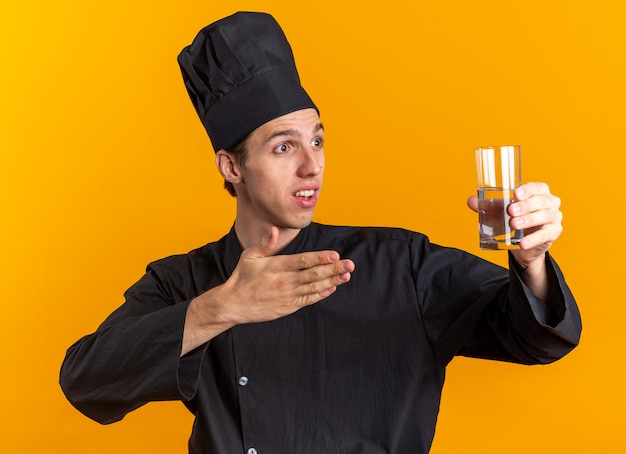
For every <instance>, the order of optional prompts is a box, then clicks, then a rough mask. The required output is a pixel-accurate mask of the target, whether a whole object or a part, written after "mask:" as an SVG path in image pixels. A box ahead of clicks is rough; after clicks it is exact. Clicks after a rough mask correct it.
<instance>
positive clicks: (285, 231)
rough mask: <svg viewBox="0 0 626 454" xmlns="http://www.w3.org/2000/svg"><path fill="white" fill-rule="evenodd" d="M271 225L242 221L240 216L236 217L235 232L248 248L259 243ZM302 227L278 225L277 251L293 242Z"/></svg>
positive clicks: (243, 246)
mask: <svg viewBox="0 0 626 454" xmlns="http://www.w3.org/2000/svg"><path fill="white" fill-rule="evenodd" d="M271 227H272V226H271V225H269V224H267V225H265V224H258V223H257V224H254V225H251V224H249V223H246V222H244V221H240V219H239V218H237V219H235V233H237V238H238V239H239V242H240V243H241V247H242V248H243V249H248V248H249V247H252V246H254V245H256V244H259V241H261V238H263V237H264V236H266V235H267V234H268V233H269V232H270V229H271ZM300 230H301V229H292V228H285V227H278V244H277V245H276V248H275V251H280V250H282V249H284V248H285V247H286V246H287V245H288V244H289V243H291V242H292V241H293V240H294V238H295V237H296V236H298V233H300Z"/></svg>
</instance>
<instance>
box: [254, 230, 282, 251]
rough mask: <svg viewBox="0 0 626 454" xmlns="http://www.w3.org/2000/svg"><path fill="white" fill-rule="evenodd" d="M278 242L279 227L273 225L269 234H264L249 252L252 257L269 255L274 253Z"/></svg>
mask: <svg viewBox="0 0 626 454" xmlns="http://www.w3.org/2000/svg"><path fill="white" fill-rule="evenodd" d="M277 244H278V229H277V228H276V227H272V228H271V229H270V231H269V232H267V235H264V236H263V237H261V239H260V240H259V243H258V244H257V245H256V246H253V247H252V248H250V249H251V250H250V251H248V254H249V255H250V256H251V257H269V256H270V255H272V253H274V250H275V249H276V245H277Z"/></svg>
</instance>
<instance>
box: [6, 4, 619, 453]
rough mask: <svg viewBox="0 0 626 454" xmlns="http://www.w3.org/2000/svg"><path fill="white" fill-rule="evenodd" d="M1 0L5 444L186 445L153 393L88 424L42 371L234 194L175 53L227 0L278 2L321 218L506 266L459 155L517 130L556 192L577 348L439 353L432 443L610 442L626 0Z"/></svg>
mask: <svg viewBox="0 0 626 454" xmlns="http://www.w3.org/2000/svg"><path fill="white" fill-rule="evenodd" d="M3 3H4V4H3V6H2V10H3V12H2V14H1V15H0V33H1V34H2V37H1V42H0V46H1V52H2V53H1V56H0V58H1V61H2V66H1V68H2V69H1V70H0V87H1V90H2V94H1V103H0V112H1V118H0V120H1V121H0V128H1V129H0V140H1V142H0V144H1V145H0V147H1V148H0V159H1V161H0V201H1V205H0V207H1V210H2V211H1V217H0V239H1V241H2V248H1V251H2V252H1V254H2V261H1V265H0V266H1V267H2V268H1V270H0V276H1V277H0V292H1V295H2V305H1V308H0V342H1V344H2V345H3V346H4V354H3V360H2V370H1V373H0V385H1V388H2V389H3V397H2V407H1V408H2V413H1V414H0V440H2V446H3V448H2V450H3V452H32V453H35V452H48V453H90V454H97V453H112V452H115V453H117V454H124V453H140V452H142V453H143V452H145V453H148V452H150V453H153V452H168V453H175V452H180V453H182V452H185V450H186V439H187V435H188V433H189V429H190V423H191V418H190V416H189V415H188V414H187V413H186V411H185V410H184V409H183V408H182V405H180V404H178V403H153V404H150V405H148V406H146V407H144V408H142V409H140V410H138V411H136V412H135V413H133V414H131V415H129V416H128V417H127V418H126V419H125V420H124V421H123V422H121V423H118V424H114V425H112V426H107V427H104V426H99V425H97V424H96V423H93V422H91V421H90V420H88V419H86V418H85V417H83V416H81V415H80V414H79V413H78V412H76V411H75V410H74V409H73V408H71V406H70V405H69V404H68V403H67V402H66V401H65V400H64V398H63V396H62V394H61V391H60V389H59V387H58V385H57V376H58V369H59V365H60V363H61V360H62V358H63V356H64V353H65V349H66V348H67V347H68V346H69V345H70V344H71V343H72V342H74V341H75V340H76V339H77V338H79V337H80V336H82V335H83V334H86V333H88V332H90V331H92V330H94V329H95V328H96V326H97V325H98V323H99V322H100V321H101V320H102V319H103V318H104V317H105V316H106V315H107V314H108V313H109V312H111V311H112V310H113V309H114V308H115V307H117V306H118V305H119V304H120V303H121V302H122V293H123V291H124V290H125V289H126V288H127V287H128V286H129V285H131V284H132V283H133V282H134V281H135V280H136V279H138V278H139V276H140V275H141V274H142V272H143V269H144V267H145V265H146V264H147V263H148V262H149V261H151V260H154V259H157V258H160V257H162V256H165V255H169V254H173V253H178V252H185V251H187V250H189V249H191V248H194V247H196V246H199V245H202V244H204V243H206V242H208V241H211V240H213V239H216V238H218V237H220V236H221V235H222V234H223V233H224V232H225V231H226V230H227V229H228V228H229V227H230V224H231V222H232V216H233V208H234V205H233V201H232V200H231V199H230V197H228V196H227V194H226V193H225V192H224V191H223V190H222V189H221V181H220V179H219V178H218V176H217V172H216V170H215V169H214V167H213V163H212V159H213V154H212V151H211V148H210V144H209V141H208V139H207V138H206V136H205V134H204V131H203V129H202V126H201V125H200V123H199V121H198V120H197V118H196V115H195V112H194V111H193V108H192V106H191V104H190V102H189V100H188V98H187V94H186V92H185V90H184V87H183V85H182V82H181V77H180V73H179V69H178V67H177V64H176V56H177V54H178V52H179V51H180V49H182V47H183V46H185V45H187V44H188V43H189V42H190V41H191V39H192V38H193V37H194V35H195V33H196V32H197V31H198V30H199V29H200V28H201V27H202V26H204V25H206V24H208V23H209V22H211V21H213V20H216V19H218V18H220V17H222V16H224V15H227V14H230V13H232V12H234V11H235V10H238V9H247V10H265V11H268V12H271V13H273V14H274V15H275V17H276V18H277V19H278V21H279V22H280V23H281V24H282V25H283V27H284V29H285V31H286V33H287V35H288V37H289V38H290V40H291V42H292V45H293V47H294V51H295V53H296V60H297V62H298V65H299V68H300V72H301V77H302V79H303V82H304V84H305V86H306V87H307V88H308V90H309V92H310V93H311V94H312V96H313V97H314V99H315V100H316V101H317V103H318V105H319V106H320V108H321V110H322V119H323V121H324V123H325V126H326V131H327V138H328V141H327V161H328V166H329V169H328V171H327V179H326V186H325V190H324V194H323V198H322V202H321V205H320V207H319V210H318V212H317V215H316V219H317V220H318V221H321V222H327V223H340V224H341V223H348V224H362V225H394V226H403V227H408V228H411V229H416V230H420V231H422V232H425V233H427V234H429V235H430V236H431V238H432V239H433V240H434V241H436V242H440V243H444V244H448V245H452V246H456V247H460V248H463V249H467V250H469V251H471V252H473V253H477V254H479V255H482V256H484V257H487V258H488V259H490V260H493V261H496V262H498V263H504V255H503V254H502V253H498V252H490V253H487V252H480V251H478V249H477V238H476V218H475V215H474V214H473V213H472V212H470V211H469V210H468V209H467V208H466V207H465V199H466V197H467V196H468V195H470V194H471V193H472V192H473V191H474V181H475V177H474V164H473V151H472V150H473V148H474V147H475V146H477V145H485V144H495V143H516V144H521V145H522V147H523V152H524V166H525V168H524V171H525V177H526V180H546V181H548V182H549V183H550V185H551V187H552V189H553V192H554V193H556V194H558V195H559V196H561V197H562V199H563V211H564V213H565V220H564V225H565V231H564V233H563V235H562V238H561V239H560V240H559V241H558V243H557V244H556V245H555V246H554V248H553V253H554V255H555V256H556V257H557V259H558V261H559V263H560V265H561V267H562V268H563V269H564V271H565V272H566V276H567V277H568V280H569V282H570V284H571V287H572V289H573V290H574V293H575V294H576V295H577V298H578V300H579V303H580V306H581V311H582V313H583V317H584V334H583V341H582V344H581V346H580V347H579V348H578V349H577V350H575V351H574V352H573V353H572V354H571V355H570V356H568V357H566V358H565V359H564V360H562V361H560V362H558V363H556V364H554V365H551V366H546V367H539V366H537V367H522V366H514V365H509V364H500V363H491V362H486V361H476V360H468V359H462V358H460V359H458V360H455V361H454V362H453V363H452V365H451V366H450V368H449V373H448V381H447V387H446V391H445V394H444V399H443V402H442V409H441V415H440V422H439V426H438V431H437V435H436V439H435V443H434V447H433V454H452V453H459V452H464V453H480V454H496V453H498V454H499V453H503V452H506V453H508V454H515V453H519V454H522V453H523V454H528V453H531V452H532V453H534V454H538V453H560V452H568V453H591V452H607V453H608V452H618V451H620V449H624V448H625V447H626V441H625V440H624V436H623V435H620V434H623V427H622V426H623V423H624V406H625V405H626V391H625V389H626V387H625V386H624V382H625V380H626V377H625V376H624V375H625V374H624V365H623V364H624V361H623V355H624V351H625V350H626V341H625V340H624V335H623V334H622V331H623V326H622V325H623V322H622V320H624V319H625V318H626V304H624V303H625V302H626V301H625V298H624V296H623V293H622V292H618V290H617V286H616V284H617V283H618V282H619V281H620V280H621V279H623V276H622V273H619V271H618V270H619V268H620V267H621V265H622V263H623V260H624V257H625V256H626V248H625V246H624V239H623V236H622V231H623V223H624V220H626V216H625V215H624V210H623V209H622V207H621V202H620V200H621V199H620V197H621V196H619V194H620V193H621V188H622V185H621V182H622V180H623V179H624V171H625V168H626V166H625V164H626V159H625V157H624V156H625V154H626V151H625V149H624V148H625V143H626V142H625V141H624V134H623V133H624V126H623V124H624V121H625V119H626V107H625V106H626V89H625V85H624V84H625V81H626V66H625V61H626V58H625V57H624V55H625V54H624V49H625V45H626V32H625V31H624V30H626V29H625V28H624V24H625V23H626V2H624V1H623V0H597V1H594V2H582V1H574V2H572V1H569V0H554V1H539V0H527V1H523V2H507V1H502V0H486V1H474V2H469V1H461V0H456V1H453V0H441V1H432V0H428V1H423V0H417V1H413V2H410V1H391V2H385V3H383V4H381V3H374V2H369V3H368V2H362V1H359V2H357V1H344V2H340V1H327V0H318V1H316V2H313V3H311V4H307V5H304V4H302V6H298V7H295V6H294V5H300V4H299V3H297V2H296V3H294V2H293V1H291V0H290V1H287V0H282V1H280V0H273V1H272V0H265V1H247V2H246V1H225V0H224V1H222V2H210V1H196V0H184V1H177V2H154V1H147V0H138V1H133V2H130V1H120V0H109V1H108V2H102V3H100V2H96V3H93V2H85V1H78V0H66V1H61V2H48V1H41V0H35V1H24V2H16V1H14V2H9V1H4V2H3ZM368 5H371V6H368ZM381 5H382V6H384V8H381ZM618 185H619V186H618ZM620 328H622V329H620Z"/></svg>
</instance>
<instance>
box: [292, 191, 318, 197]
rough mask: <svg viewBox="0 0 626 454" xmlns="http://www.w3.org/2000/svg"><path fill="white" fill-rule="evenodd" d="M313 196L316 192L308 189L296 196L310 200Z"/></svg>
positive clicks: (297, 193)
mask: <svg viewBox="0 0 626 454" xmlns="http://www.w3.org/2000/svg"><path fill="white" fill-rule="evenodd" d="M313 194H315V191H314V190H313V189H307V190H304V191H298V192H296V193H295V194H294V195H295V196H296V197H304V198H305V199H308V198H310V197H313Z"/></svg>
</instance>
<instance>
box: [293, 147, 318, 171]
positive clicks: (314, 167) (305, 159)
mask: <svg viewBox="0 0 626 454" xmlns="http://www.w3.org/2000/svg"><path fill="white" fill-rule="evenodd" d="M301 159H302V161H301V163H300V167H299V168H298V175H299V176H301V177H311V176H316V175H319V174H320V173H321V172H322V168H323V167H324V151H322V150H319V149H317V150H314V149H312V148H306V149H304V150H302V153H301Z"/></svg>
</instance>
